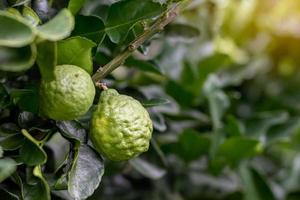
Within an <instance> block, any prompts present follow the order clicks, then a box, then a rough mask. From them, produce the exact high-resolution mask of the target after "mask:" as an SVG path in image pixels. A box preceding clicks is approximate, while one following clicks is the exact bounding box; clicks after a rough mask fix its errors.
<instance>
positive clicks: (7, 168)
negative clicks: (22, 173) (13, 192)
mask: <svg viewBox="0 0 300 200" xmlns="http://www.w3.org/2000/svg"><path fill="white" fill-rule="evenodd" d="M16 169H17V163H16V162H15V161H14V160H13V159H11V158H2V159H0V183H1V182H2V181H4V180H5V179H6V178H8V177H9V176H11V175H12V174H13V173H14V172H15V171H16Z"/></svg>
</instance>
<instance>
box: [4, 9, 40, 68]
mask: <svg viewBox="0 0 300 200" xmlns="http://www.w3.org/2000/svg"><path fill="white" fill-rule="evenodd" d="M0 27H5V28H1V29H0V46H6V47H24V46H26V45H29V44H30V43H31V42H32V41H33V40H34V37H35V35H34V31H33V29H32V28H31V26H30V25H29V24H28V23H27V22H26V21H25V20H24V19H22V18H20V17H16V16H14V15H12V14H10V13H8V12H5V11H0ZM0 63H1V62H0Z"/></svg>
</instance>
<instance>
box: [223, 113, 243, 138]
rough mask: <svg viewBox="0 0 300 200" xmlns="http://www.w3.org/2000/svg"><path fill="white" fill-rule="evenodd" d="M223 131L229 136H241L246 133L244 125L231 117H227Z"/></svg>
mask: <svg viewBox="0 0 300 200" xmlns="http://www.w3.org/2000/svg"><path fill="white" fill-rule="evenodd" d="M225 130H226V132H227V134H228V135H229V136H242V135H244V134H245V131H246V130H245V127H244V124H242V123H241V122H240V121H239V120H238V119H237V118H235V117H234V116H232V115H230V116H228V117H227V121H226V124H225Z"/></svg>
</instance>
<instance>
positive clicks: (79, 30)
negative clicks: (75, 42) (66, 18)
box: [72, 15, 106, 44]
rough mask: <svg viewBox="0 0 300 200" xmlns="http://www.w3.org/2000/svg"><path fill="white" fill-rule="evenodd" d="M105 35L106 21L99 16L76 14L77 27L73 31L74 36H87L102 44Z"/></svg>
mask: <svg viewBox="0 0 300 200" xmlns="http://www.w3.org/2000/svg"><path fill="white" fill-rule="evenodd" d="M105 35H106V34H105V27H104V23H103V21H102V20H101V19H100V18H99V17H96V16H83V15H78V16H76V18H75V28H74V30H73V32H72V36H81V37H85V38H88V39H90V40H92V41H93V42H95V43H96V44H101V42H102V40H103V39H104V36H105Z"/></svg>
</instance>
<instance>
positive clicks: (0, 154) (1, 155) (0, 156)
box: [0, 146, 3, 158]
mask: <svg viewBox="0 0 300 200" xmlns="http://www.w3.org/2000/svg"><path fill="white" fill-rule="evenodd" d="M2 157H3V149H2V147H1V146H0V158H2Z"/></svg>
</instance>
